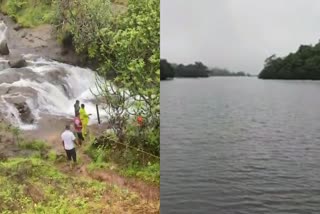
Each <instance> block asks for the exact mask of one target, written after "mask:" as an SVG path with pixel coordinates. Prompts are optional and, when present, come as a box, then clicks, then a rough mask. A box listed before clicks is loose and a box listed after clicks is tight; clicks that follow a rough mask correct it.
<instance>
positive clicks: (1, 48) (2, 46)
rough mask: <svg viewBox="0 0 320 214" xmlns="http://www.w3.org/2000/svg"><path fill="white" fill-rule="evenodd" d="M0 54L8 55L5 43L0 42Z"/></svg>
mask: <svg viewBox="0 0 320 214" xmlns="http://www.w3.org/2000/svg"><path fill="white" fill-rule="evenodd" d="M0 54H1V55H9V54H10V51H9V48H8V44H7V42H6V41H1V42H0Z"/></svg>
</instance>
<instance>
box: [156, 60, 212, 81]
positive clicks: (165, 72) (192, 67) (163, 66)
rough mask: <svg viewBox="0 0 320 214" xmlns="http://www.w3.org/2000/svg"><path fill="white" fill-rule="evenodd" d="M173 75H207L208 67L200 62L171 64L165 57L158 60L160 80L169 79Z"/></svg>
mask: <svg viewBox="0 0 320 214" xmlns="http://www.w3.org/2000/svg"><path fill="white" fill-rule="evenodd" d="M173 77H188V78H196V77H209V70H208V67H207V66H205V65H203V64H202V63H201V62H195V63H194V64H189V65H183V64H179V65H176V64H171V63H169V62H167V60H165V59H161V60H160V78H161V80H165V79H170V78H173Z"/></svg>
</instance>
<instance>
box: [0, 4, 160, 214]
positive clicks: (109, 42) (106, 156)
mask: <svg viewBox="0 0 320 214" xmlns="http://www.w3.org/2000/svg"><path fill="white" fill-rule="evenodd" d="M113 4H117V5H120V7H119V8H120V10H114V5H113ZM1 10H2V11H4V12H6V13H7V14H8V15H9V16H10V17H12V18H14V19H15V20H16V21H17V22H18V23H20V24H21V25H23V26H25V27H33V26H37V25H40V24H44V23H52V24H54V25H55V26H56V29H57V34H58V35H57V37H58V39H59V40H60V41H61V42H62V43H63V44H71V45H72V46H73V47H74V48H75V50H76V51H77V52H78V53H79V54H82V55H85V56H87V58H88V59H90V60H92V61H94V62H96V64H97V65H98V69H97V73H98V74H99V76H100V77H101V78H97V85H98V87H99V92H98V93H97V94H96V96H97V98H99V100H100V101H101V106H102V107H104V108H105V109H110V112H109V118H110V121H108V122H109V124H110V125H111V127H112V132H111V133H110V132H108V133H105V134H103V135H102V136H100V137H98V138H97V139H96V140H95V141H94V142H93V143H92V144H90V145H88V148H86V153H87V154H89V155H90V157H91V158H92V159H93V162H92V163H91V164H89V163H87V162H85V161H87V160H86V159H84V157H83V156H81V155H79V156H78V157H79V163H84V162H85V164H89V166H88V169H89V170H91V171H94V170H99V169H104V170H106V169H108V170H115V171H116V172H118V173H119V174H121V175H124V176H128V177H135V178H137V179H141V180H144V181H147V182H151V183H156V184H159V183H160V163H159V162H160V161H159V155H160V64H159V62H160V47H159V46H160V1H159V0H129V1H126V0H114V1H111V2H110V1H108V0H92V1H87V0H70V1H69V0H52V1H51V0H46V1H41V0H5V1H2V2H1ZM5 129H6V128H5ZM10 132H11V133H15V134H10V137H12V142H14V143H13V144H14V145H16V146H17V147H18V148H19V149H21V150H26V151H33V152H36V154H35V155H33V156H32V157H30V156H29V157H28V158H14V159H12V158H9V159H7V160H6V161H5V162H3V163H1V162H0V171H1V172H0V188H1V191H0V201H1V202H2V201H3V203H0V212H3V213H10V212H16V213H75V212H77V213H78V212H80V213H100V212H101V211H102V210H108V211H110V213H125V212H128V211H130V212H132V213H138V212H139V213H157V212H158V211H159V206H158V205H159V204H157V203H158V202H156V203H154V202H149V203H146V202H145V201H144V200H142V199H141V198H139V197H137V196H136V195H135V194H132V193H129V192H128V191H124V190H122V189H119V188H118V187H113V186H108V185H106V184H105V183H101V182H96V181H91V179H89V180H88V178H87V177H86V178H83V177H81V175H77V177H73V176H72V175H69V174H68V175H66V174H64V173H61V171H63V170H62V169H61V167H62V168H63V167H64V166H63V163H61V162H60V161H61V157H60V155H58V154H57V153H56V152H55V151H54V150H51V151H48V150H49V147H47V146H46V144H45V142H42V141H32V142H28V141H24V140H22V138H21V133H20V130H19V129H14V128H10ZM0 143H1V142H0ZM43 153H45V154H43ZM28 154H30V153H28ZM0 158H1V157H0ZM82 158H83V159H82ZM63 161H64V162H65V157H63ZM60 165H61V166H60ZM66 166H67V164H66ZM12 178H14V179H12ZM30 189H31V190H30ZM38 196H39V197H38ZM13 199H15V200H17V202H16V203H14V202H13ZM79 210H80V211H79Z"/></svg>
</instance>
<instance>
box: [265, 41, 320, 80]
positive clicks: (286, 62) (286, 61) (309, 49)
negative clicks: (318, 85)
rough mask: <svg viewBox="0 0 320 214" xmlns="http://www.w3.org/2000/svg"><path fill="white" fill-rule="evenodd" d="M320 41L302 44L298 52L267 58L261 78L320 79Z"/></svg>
mask: <svg viewBox="0 0 320 214" xmlns="http://www.w3.org/2000/svg"><path fill="white" fill-rule="evenodd" d="M319 55H320V43H318V44H316V45H314V46H311V45H310V46H309V45H301V46H300V47H299V49H298V50H297V51H296V53H290V54H289V55H288V56H286V57H283V58H279V57H276V56H275V55H272V56H270V57H268V58H267V59H266V60H265V65H264V68H263V70H262V71H261V73H260V74H259V78H261V79H312V80H319V79H320V72H319V70H320V56H319Z"/></svg>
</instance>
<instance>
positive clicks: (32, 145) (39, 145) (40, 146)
mask: <svg viewBox="0 0 320 214" xmlns="http://www.w3.org/2000/svg"><path fill="white" fill-rule="evenodd" d="M19 147H20V148H22V149H29V150H36V151H42V150H45V149H47V148H48V144H47V143H46V142H44V141H41V140H34V141H23V142H21V143H19Z"/></svg>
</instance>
